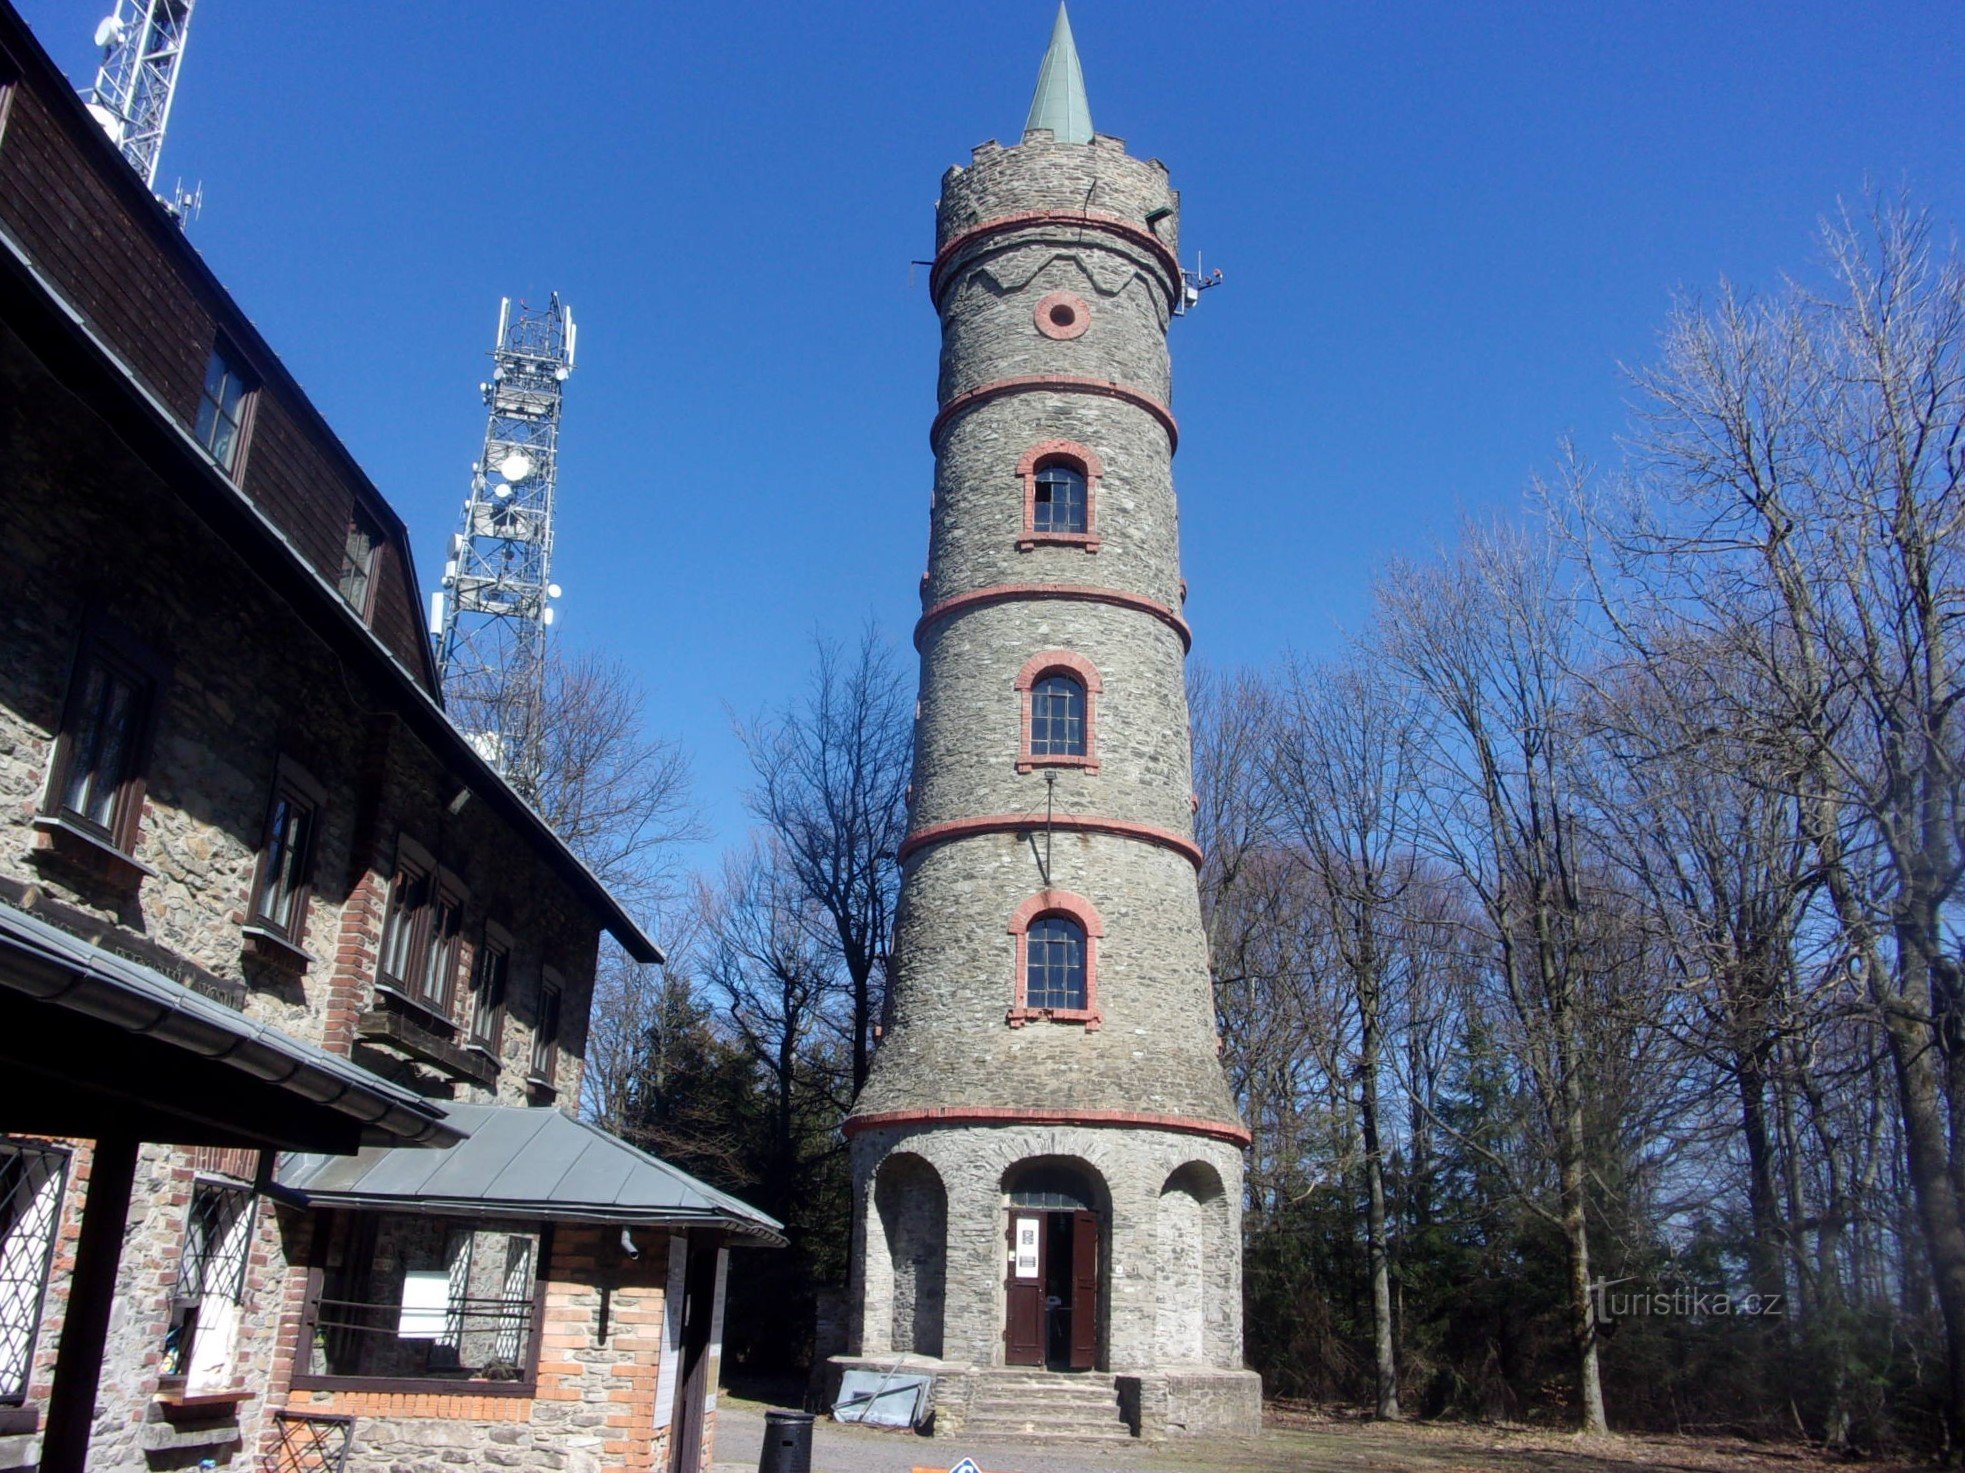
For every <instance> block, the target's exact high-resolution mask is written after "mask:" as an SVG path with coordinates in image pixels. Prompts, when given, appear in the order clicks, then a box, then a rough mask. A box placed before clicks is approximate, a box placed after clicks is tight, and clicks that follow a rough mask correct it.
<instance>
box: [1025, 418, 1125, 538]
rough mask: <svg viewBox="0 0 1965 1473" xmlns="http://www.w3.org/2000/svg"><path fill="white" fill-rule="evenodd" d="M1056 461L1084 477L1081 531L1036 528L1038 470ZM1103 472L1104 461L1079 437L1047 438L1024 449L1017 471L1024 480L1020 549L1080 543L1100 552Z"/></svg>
mask: <svg viewBox="0 0 1965 1473" xmlns="http://www.w3.org/2000/svg"><path fill="white" fill-rule="evenodd" d="M1053 465H1068V466H1071V467H1073V468H1074V469H1076V470H1077V471H1078V472H1079V473H1080V474H1081V475H1083V476H1084V478H1085V530H1084V531H1082V532H1040V531H1038V530H1037V473H1038V472H1039V471H1041V470H1043V469H1044V468H1045V467H1046V466H1053ZM1104 474H1105V462H1103V461H1102V460H1100V459H1099V458H1098V455H1097V453H1096V452H1094V451H1092V450H1090V449H1088V448H1087V447H1085V446H1083V445H1080V444H1079V443H1078V442H1077V441H1076V440H1044V441H1040V442H1039V443H1038V444H1035V445H1032V446H1031V447H1030V448H1029V449H1028V450H1026V451H1024V453H1023V458H1022V459H1021V460H1019V461H1018V462H1017V475H1018V477H1019V478H1020V479H1021V480H1022V481H1023V531H1022V532H1021V533H1019V534H1018V536H1017V550H1018V551H1019V552H1029V551H1030V550H1031V549H1032V548H1033V547H1080V548H1083V549H1084V550H1085V551H1086V552H1097V551H1098V549H1099V535H1098V483H1099V477H1101V476H1103V475H1104Z"/></svg>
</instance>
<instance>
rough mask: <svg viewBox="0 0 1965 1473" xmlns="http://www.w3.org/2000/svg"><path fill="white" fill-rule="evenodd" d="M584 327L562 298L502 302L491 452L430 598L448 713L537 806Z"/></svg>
mask: <svg viewBox="0 0 1965 1473" xmlns="http://www.w3.org/2000/svg"><path fill="white" fill-rule="evenodd" d="M576 333H577V329H576V328H575V327H574V325H573V312H572V309H570V308H569V307H567V306H566V305H565V304H564V303H562V302H561V301H560V299H559V293H557V292H555V293H554V294H553V296H552V300H551V301H550V302H549V303H548V304H547V306H545V307H544V308H541V309H538V310H535V309H533V308H531V307H528V306H526V304H525V303H523V302H520V303H519V304H518V309H517V311H514V310H513V307H512V299H511V298H510V297H506V298H503V299H502V300H501V301H500V302H499V304H498V340H497V343H496V345H495V346H494V347H493V348H492V350H491V364H492V367H491V379H490V381H489V382H487V383H482V384H479V385H478V389H479V392H481V393H482V394H483V395H484V402H485V404H486V406H487V408H488V409H489V410H490V414H489V416H488V418H487V420H486V423H485V431H484V450H483V452H482V454H480V456H479V458H478V460H477V462H476V463H475V464H474V465H472V467H471V494H470V496H469V498H468V499H467V500H466V501H465V503H464V518H463V522H462V524H461V525H460V526H459V528H458V531H457V533H456V535H454V536H453V537H452V538H451V539H450V554H449V556H448V558H446V560H445V562H444V570H443V587H442V588H441V589H439V590H438V591H437V592H436V593H434V594H432V595H431V598H430V636H431V638H432V639H433V640H434V641H435V642H436V651H437V668H438V672H439V674H440V676H441V679H442V681H443V692H444V704H445V706H446V707H447V708H448V710H449V712H450V716H451V720H452V721H453V722H455V723H456V724H457V726H458V727H459V729H461V730H462V731H463V732H464V733H465V734H466V735H467V736H469V738H470V739H471V741H472V743H473V745H475V746H476V747H477V749H478V753H479V755H480V756H482V757H483V758H484V759H485V760H486V761H487V762H489V763H491V765H492V766H493V767H496V768H497V769H498V771H499V772H500V773H501V774H503V776H504V777H505V779H506V781H508V782H509V783H511V784H512V786H513V787H515V788H517V789H518V790H519V792H520V793H522V794H524V795H525V797H527V798H528V799H530V800H532V801H533V802H535V803H536V802H537V801H538V798H539V782H540V777H541V774H542V773H543V771H544V769H545V715H546V710H545V707H546V631H547V630H548V629H549V628H551V627H552V623H553V613H554V605H553V601H554V600H556V599H557V598H559V596H560V588H559V585H558V584H557V583H555V582H553V581H552V573H553V498H554V496H555V494H556V492H557V490H558V484H559V426H560V410H561V404H562V400H563V399H564V397H565V386H566V380H567V378H568V376H569V375H571V374H572V372H573V353H574V346H575V342H576Z"/></svg>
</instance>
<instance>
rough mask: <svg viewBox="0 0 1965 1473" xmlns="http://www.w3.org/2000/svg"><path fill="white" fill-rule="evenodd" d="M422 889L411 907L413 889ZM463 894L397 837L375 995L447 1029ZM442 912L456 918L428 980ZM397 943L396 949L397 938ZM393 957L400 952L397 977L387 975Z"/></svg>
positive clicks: (416, 847) (453, 879)
mask: <svg viewBox="0 0 1965 1473" xmlns="http://www.w3.org/2000/svg"><path fill="white" fill-rule="evenodd" d="M416 886H421V887H422V889H421V892H420V894H418V895H417V897H416V900H415V903H414V904H413V905H412V904H411V903H410V901H409V892H410V891H411V889H412V887H416ZM468 898H469V897H468V892H466V890H465V889H464V886H463V883H462V882H461V881H460V880H459V879H458V878H457V876H456V875H454V874H452V873H451V872H450V871H449V870H447V869H445V868H444V867H443V866H442V865H440V864H438V863H437V862H436V860H435V858H434V857H433V856H432V855H431V854H430V851H429V850H427V849H425V848H424V847H423V846H422V845H421V844H418V843H417V842H416V841H415V840H413V839H411V838H409V837H408V836H407V835H405V836H402V837H400V838H398V839H397V841H396V869H395V874H394V875H393V876H392V877H391V878H390V881H389V905H388V909H387V911H386V912H385V914H384V916H383V921H382V944H381V946H380V947H379V948H378V949H377V954H376V959H375V986H376V990H377V991H378V992H381V993H383V994H384V995H386V996H388V997H392V998H395V999H398V1000H399V1001H401V1002H404V1003H407V1004H408V1005H409V1006H410V1007H411V1008H413V1009H415V1010H416V1011H417V1012H419V1013H423V1014H427V1015H428V1016H429V1017H431V1018H434V1019H436V1020H437V1021H438V1022H440V1023H442V1024H444V1025H445V1026H446V1027H453V1028H454V1027H455V1024H454V1022H453V1021H452V1018H451V1008H452V1005H453V1003H454V1002H455V1000H456V996H457V963H458V960H459V957H460V954H461V953H462V951H463V937H464V925H463V921H464V908H465V904H466V902H467V900H468ZM446 908H448V909H450V910H451V911H452V912H454V914H455V917H456V919H455V923H454V925H455V929H454V930H453V931H452V933H451V937H450V952H449V956H448V958H447V959H446V960H445V962H444V964H443V966H442V975H441V976H432V959H433V945H434V942H435V940H436V937H435V935H434V927H435V925H436V923H437V919H438V917H439V915H440V913H441V912H442V911H443V910H445V909H446ZM399 931H400V933H401V944H400V945H398V944H397V942H398V934H399ZM392 952H399V953H400V959H401V962H402V966H401V973H402V975H398V974H397V973H396V972H394V971H391V970H390V959H391V953H392Z"/></svg>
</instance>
